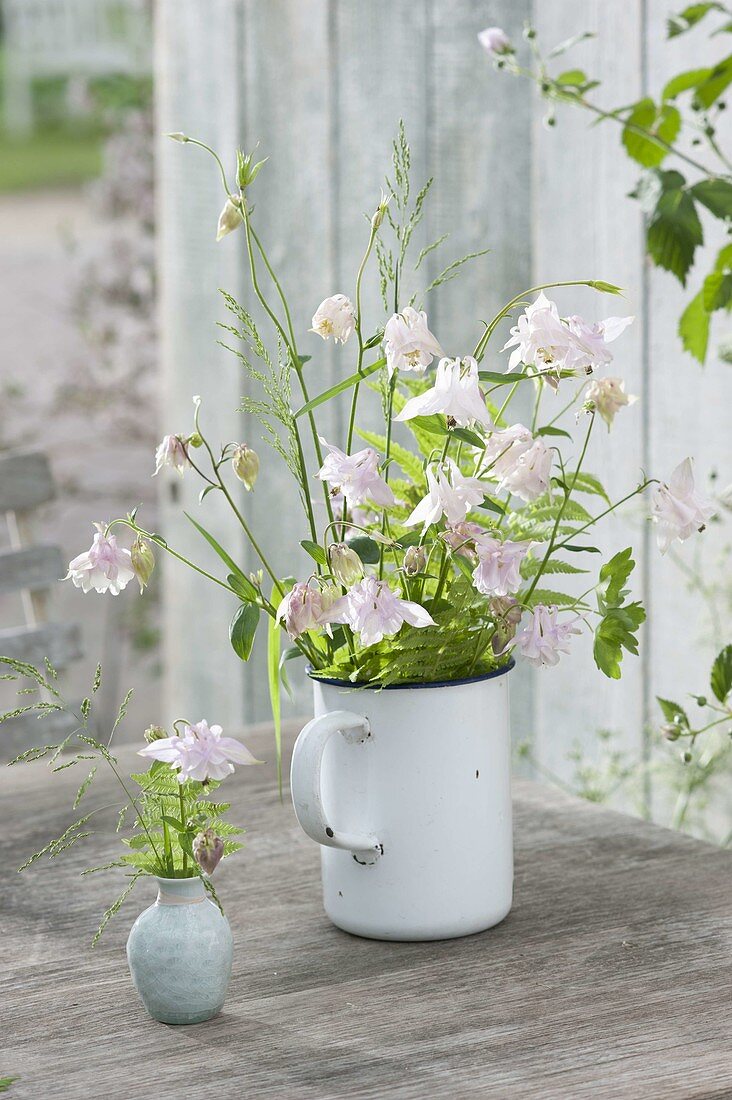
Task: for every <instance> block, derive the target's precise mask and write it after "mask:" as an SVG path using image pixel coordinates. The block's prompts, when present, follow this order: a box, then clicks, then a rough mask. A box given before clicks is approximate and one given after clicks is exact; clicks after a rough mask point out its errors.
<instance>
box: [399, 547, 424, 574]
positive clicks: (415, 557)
mask: <svg viewBox="0 0 732 1100" xmlns="http://www.w3.org/2000/svg"><path fill="white" fill-rule="evenodd" d="M426 564H427V553H426V551H425V548H424V546H410V547H408V548H407V552H406V554H405V555H404V572H405V573H406V574H407V576H408V577H413V576H415V574H417V573H423V572H424V567H425V565H426Z"/></svg>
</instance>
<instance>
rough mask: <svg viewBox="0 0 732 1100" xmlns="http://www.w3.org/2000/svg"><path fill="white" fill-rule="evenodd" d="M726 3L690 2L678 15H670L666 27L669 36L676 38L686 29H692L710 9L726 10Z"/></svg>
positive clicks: (710, 0) (711, 0) (711, 1)
mask: <svg viewBox="0 0 732 1100" xmlns="http://www.w3.org/2000/svg"><path fill="white" fill-rule="evenodd" d="M724 10H725V8H724V5H723V4H720V3H717V2H716V0H709V2H708V3H700V4H689V6H688V7H686V8H684V10H683V11H681V12H679V13H678V15H670V16H669V17H668V19H667V21H666V29H667V33H668V37H669V38H676V37H677V36H678V35H680V34H685V33H686V31H689V30H691V28H692V27H695V26H696V24H697V23H698V22H699V21H700V20H701V19H703V18H704V16H705V15H708V14H709V12H710V11H724Z"/></svg>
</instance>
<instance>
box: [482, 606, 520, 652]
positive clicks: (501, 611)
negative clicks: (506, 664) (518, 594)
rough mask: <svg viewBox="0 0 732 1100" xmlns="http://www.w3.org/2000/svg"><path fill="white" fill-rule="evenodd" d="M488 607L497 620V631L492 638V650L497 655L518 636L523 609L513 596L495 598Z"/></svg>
mask: <svg viewBox="0 0 732 1100" xmlns="http://www.w3.org/2000/svg"><path fill="white" fill-rule="evenodd" d="M488 606H489V608H490V611H491V614H492V615H493V616H494V618H495V620H496V629H495V631H494V632H493V635H492V637H491V649H492V650H493V652H494V653H495V654H499V653H502V652H503V650H504V649H505V648H506V646H507V644H508V643H509V642H510V641H511V639H512V638H515V636H516V628H517V626H518V624H519V623H520V622H521V614H522V612H521V607H520V606H519V603H518V600H516V599H515V598H514V597H513V596H494V597H493V599H491V600H489V601H488Z"/></svg>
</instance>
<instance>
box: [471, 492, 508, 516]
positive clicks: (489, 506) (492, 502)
mask: <svg viewBox="0 0 732 1100" xmlns="http://www.w3.org/2000/svg"><path fill="white" fill-rule="evenodd" d="M478 507H479V508H484V509H485V510H486V512H497V514H498V515H499V516H504V515H505V514H506V510H507V508H508V503H507V502H506V501H503V500H499V499H498V498H497V497H489V496H485V497H483V500H482V502H481V503H480V504H479V505H478Z"/></svg>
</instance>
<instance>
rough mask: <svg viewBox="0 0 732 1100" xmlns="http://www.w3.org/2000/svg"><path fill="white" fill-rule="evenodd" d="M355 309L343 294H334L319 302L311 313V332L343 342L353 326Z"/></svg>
mask: <svg viewBox="0 0 732 1100" xmlns="http://www.w3.org/2000/svg"><path fill="white" fill-rule="evenodd" d="M355 316H356V311H355V309H354V307H353V302H352V301H351V299H350V298H347V297H346V295H345V294H334V295H333V296H332V297H331V298H326V299H325V301H323V302H321V303H320V305H319V306H318V308H317V309H316V311H315V314H314V315H313V327H312V328H311V329H310V331H311V332H314V333H316V334H317V335H318V336H322V337H323V339H324V340H327V339H329V337H331V336H332V337H333V339H334V340H335V342H336V343H341V344H345V342H346V340H347V339H348V337H349V336H350V335H351V333H352V332H353V330H354V327H355V323H356V322H355Z"/></svg>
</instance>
